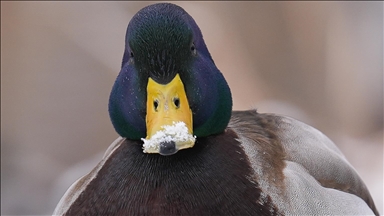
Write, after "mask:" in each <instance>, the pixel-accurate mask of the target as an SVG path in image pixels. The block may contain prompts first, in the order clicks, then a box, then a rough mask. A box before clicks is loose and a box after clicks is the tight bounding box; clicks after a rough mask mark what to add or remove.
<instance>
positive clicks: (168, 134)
mask: <svg viewBox="0 0 384 216" xmlns="http://www.w3.org/2000/svg"><path fill="white" fill-rule="evenodd" d="M146 127H147V137H146V138H145V139H142V140H143V141H144V144H143V151H144V152H145V153H159V154H161V155H172V154H175V153H176V152H177V151H178V150H181V149H186V148H191V147H193V146H194V144H195V139H196V137H195V136H193V130H192V111H191V109H190V107H189V103H188V100H187V95H186V93H185V90H184V85H183V82H182V81H181V79H180V76H179V74H176V76H175V78H173V80H172V81H171V82H169V83H168V84H166V85H162V84H158V83H157V82H155V81H154V80H153V79H152V78H149V79H148V85H147V116H146Z"/></svg>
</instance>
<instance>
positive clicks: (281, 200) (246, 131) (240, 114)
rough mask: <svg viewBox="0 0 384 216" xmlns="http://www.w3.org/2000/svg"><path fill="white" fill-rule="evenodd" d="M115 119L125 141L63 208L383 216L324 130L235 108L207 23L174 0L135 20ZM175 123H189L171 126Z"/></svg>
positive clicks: (68, 211)
mask: <svg viewBox="0 0 384 216" xmlns="http://www.w3.org/2000/svg"><path fill="white" fill-rule="evenodd" d="M109 114H110V117H111V121H112V124H113V126H114V128H115V129H116V131H117V133H118V134H119V135H120V136H121V137H120V138H118V139H117V140H116V141H115V142H114V143H112V145H111V146H110V147H109V148H108V150H107V151H106V153H105V155H104V157H103V159H102V160H101V162H100V163H99V164H98V165H97V166H96V167H95V168H94V169H93V170H92V171H91V172H90V173H89V174H87V175H85V176H84V177H82V178H80V179H79V180H78V181H77V182H75V183H74V184H73V185H72V186H71V187H70V188H69V189H68V191H67V192H66V193H65V194H64V196H63V198H62V199H61V200H60V202H59V204H58V205H57V207H56V209H55V212H54V215H286V214H295V215H335V214H336V215H370V214H372V215H373V214H375V215H378V212H377V210H376V208H375V205H374V203H373V201H372V198H371V196H370V194H369V192H368V190H367V188H366V186H365V184H364V183H363V181H362V180H361V179H360V177H359V176H358V174H357V173H356V171H355V170H354V168H353V167H352V166H351V165H350V164H349V163H348V161H347V160H346V158H345V157H344V156H343V154H342V153H341V152H340V151H339V149H338V148H337V147H336V146H335V145H334V144H333V142H332V141H331V140H329V139H328V138H327V137H326V136H325V135H324V134H322V133H321V132H319V131H318V130H316V129H314V128H312V127H311V126H308V125H306V124H304V123H302V122H299V121H297V120H294V119H292V118H289V117H283V116H278V115H274V114H260V113H257V111H256V110H248V111H232V96H231V92H230V89H229V86H228V84H227V82H226V81H225V79H224V76H223V75H222V74H221V72H220V71H219V70H218V69H217V67H216V66H215V64H214V62H213V59H212V57H211V55H210V54H209V52H208V49H207V47H206V45H205V43H204V40H203V38H202V34H201V32H200V29H199V28H198V26H197V24H196V23H195V21H194V20H193V19H192V17H191V16H189V15H188V14H187V13H186V12H185V11H184V10H183V9H182V8H180V7H178V6H176V5H174V4H169V3H159V4H154V5H150V6H147V7H145V8H143V9H142V10H140V11H139V12H138V13H137V14H136V15H135V16H134V17H133V18H132V20H131V22H130V23H129V25H128V28H127V34H126V45H125V49H124V55H123V61H122V67H121V71H120V73H119V75H118V77H117V79H116V82H115V84H114V86H113V88H112V92H111V95H110V100H109ZM175 122H179V123H181V124H180V125H182V126H180V127H181V128H182V130H181V129H180V128H176V129H175V128H174V127H173V129H169V130H168V129H166V128H172V127H171V126H172V124H174V123H175ZM179 123H177V125H178V124H179ZM159 137H160V138H159ZM146 143H149V144H148V146H146Z"/></svg>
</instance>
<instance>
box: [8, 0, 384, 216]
mask: <svg viewBox="0 0 384 216" xmlns="http://www.w3.org/2000/svg"><path fill="white" fill-rule="evenodd" d="M151 3H154V2H21V1H16V2H11V1H9V2H5V1H1V214H2V215H43V214H44V215H47V214H51V213H52V212H53V209H54V207H55V206H56V204H57V203H58V201H59V199H60V198H61V196H62V195H63V194H64V192H65V191H66V189H67V188H68V187H69V186H70V185H71V183H73V182H74V181H75V180H76V179H77V178H79V177H81V176H82V175H84V174H86V173H87V172H89V171H90V170H91V169H92V167H93V166H95V165H96V163H97V162H98V161H99V160H100V159H101V157H102V153H103V152H104V151H105V150H106V149H107V147H108V146H109V145H110V144H111V143H112V141H114V140H115V139H116V138H117V137H118V135H117V133H116V132H115V131H114V129H113V127H112V124H111V123H110V120H109V116H108V108H107V104H108V97H109V93H110V90H111V88H112V85H113V82H114V80H115V78H116V76H117V74H118V72H119V69H120V65H121V59H122V54H123V50H124V38H125V31H126V27H127V24H128V22H129V20H130V18H131V17H132V16H133V15H134V14H135V13H136V12H137V11H138V10H139V9H141V8H142V7H144V6H146V5H148V4H151ZM174 3H176V4H178V5H180V6H181V7H183V8H184V9H185V10H186V11H187V12H188V13H189V14H190V15H191V16H192V17H194V19H195V20H196V22H197V23H198V25H199V26H200V28H201V30H202V32H203V35H204V38H205V42H206V44H207V46H208V48H209V50H210V52H211V54H212V57H213V59H214V60H215V63H216V65H217V66H218V68H219V69H220V70H221V72H222V73H223V74H224V76H225V77H226V79H227V80H228V83H229V85H230V87H231V90H232V94H233V99H234V109H237V110H244V109H249V108H257V109H258V110H259V111H260V112H273V113H279V114H283V115H288V116H292V117H294V118H296V119H299V120H301V121H304V122H306V123H308V124H310V125H312V126H314V127H316V128H318V129H319V130H321V131H322V132H324V133H325V134H326V135H328V136H329V137H330V138H331V139H332V140H333V141H334V142H335V143H336V145H338V146H339V148H340V149H341V151H342V152H343V153H344V154H345V156H346V157H347V158H348V160H349V161H350V163H351V164H352V165H353V166H354V167H355V168H356V170H357V172H358V173H359V174H360V176H361V177H362V178H363V180H364V181H365V183H366V184H367V186H368V188H369V190H370V192H371V195H372V196H373V199H374V200H375V203H376V206H377V207H378V210H379V212H380V213H381V214H383V2H240V3H239V2H174Z"/></svg>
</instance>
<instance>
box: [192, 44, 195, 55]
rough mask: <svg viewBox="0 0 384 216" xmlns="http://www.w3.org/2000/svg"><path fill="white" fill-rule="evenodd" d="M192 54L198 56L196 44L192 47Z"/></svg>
mask: <svg viewBox="0 0 384 216" xmlns="http://www.w3.org/2000/svg"><path fill="white" fill-rule="evenodd" d="M191 52H192V54H193V55H196V47H195V43H192V45H191Z"/></svg>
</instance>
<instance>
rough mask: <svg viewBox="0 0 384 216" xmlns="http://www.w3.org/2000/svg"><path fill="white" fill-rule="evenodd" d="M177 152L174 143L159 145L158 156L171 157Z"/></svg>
mask: <svg viewBox="0 0 384 216" xmlns="http://www.w3.org/2000/svg"><path fill="white" fill-rule="evenodd" d="M176 152H177V149H176V143H175V142H174V141H170V142H162V143H160V152H159V153H160V154H161V155H163V156H168V155H173V154H175V153H176Z"/></svg>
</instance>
